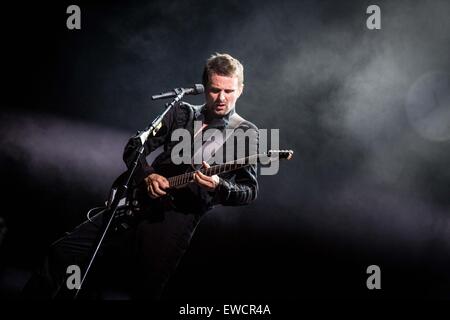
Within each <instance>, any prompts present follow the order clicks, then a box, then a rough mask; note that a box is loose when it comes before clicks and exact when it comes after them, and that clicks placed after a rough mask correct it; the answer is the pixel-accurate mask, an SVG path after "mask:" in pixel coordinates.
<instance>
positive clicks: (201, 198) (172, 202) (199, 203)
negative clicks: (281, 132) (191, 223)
mask: <svg viewBox="0 0 450 320" xmlns="http://www.w3.org/2000/svg"><path fill="white" fill-rule="evenodd" d="M292 154H293V151H292V150H270V151H269V152H268V154H267V155H269V156H270V157H272V156H273V155H276V156H277V157H276V159H288V160H290V159H291V158H292ZM262 155H266V154H261V155H258V154H257V155H252V156H249V157H246V158H243V159H240V160H243V161H238V160H236V161H232V162H228V163H225V164H220V165H215V166H213V167H211V168H207V169H206V168H203V169H201V168H200V166H198V167H195V168H194V167H192V166H191V165H184V164H182V165H173V164H166V165H159V166H157V167H155V173H157V174H159V175H161V176H163V177H165V178H167V179H168V180H169V183H170V186H171V187H170V188H169V189H167V190H165V191H166V192H167V194H166V195H165V196H163V197H160V198H157V199H152V198H151V197H150V196H149V193H148V190H147V184H146V182H145V181H144V180H142V181H132V182H131V186H129V188H128V190H127V191H126V192H120V191H118V190H122V186H124V184H125V182H126V178H127V177H128V171H126V172H124V173H122V174H121V175H120V176H119V177H118V178H117V179H116V180H115V181H114V183H113V186H112V188H111V193H110V196H109V200H108V202H107V209H111V208H112V206H113V203H114V201H116V202H118V210H117V211H116V217H122V218H135V217H140V218H147V219H163V217H164V212H166V211H167V210H175V211H178V212H182V213H185V214H194V215H202V214H204V213H205V212H206V211H208V210H209V209H211V208H212V197H213V196H214V193H213V192H209V191H206V190H205V189H202V188H201V187H200V186H198V185H197V184H196V183H193V182H192V174H191V173H192V172H193V171H195V170H200V169H201V171H202V172H203V173H204V174H206V175H209V176H211V175H214V174H221V173H226V172H230V171H234V170H237V169H239V168H242V167H245V166H248V165H250V164H251V161H250V159H251V158H254V159H258V158H259V157H260V156H262ZM117 194H119V196H117ZM118 197H120V199H117V198H118Z"/></svg>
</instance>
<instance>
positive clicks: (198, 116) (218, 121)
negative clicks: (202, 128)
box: [195, 103, 235, 129]
mask: <svg viewBox="0 0 450 320" xmlns="http://www.w3.org/2000/svg"><path fill="white" fill-rule="evenodd" d="M234 109H235V108H233V109H232V110H231V111H230V112H228V113H227V114H226V115H225V116H223V117H221V118H209V119H208V114H207V113H206V111H207V110H206V103H205V104H204V105H202V106H201V108H199V109H197V110H196V111H195V120H199V121H202V122H205V121H206V122H208V127H209V128H217V129H224V128H226V127H228V123H229V121H230V116H231V115H233V114H234V113H235V110H234Z"/></svg>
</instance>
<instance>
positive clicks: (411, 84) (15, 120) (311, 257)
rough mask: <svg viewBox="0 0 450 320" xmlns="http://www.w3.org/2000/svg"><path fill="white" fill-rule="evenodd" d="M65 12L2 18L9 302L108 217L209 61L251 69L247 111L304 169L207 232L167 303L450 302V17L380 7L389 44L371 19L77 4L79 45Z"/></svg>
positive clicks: (352, 13) (328, 7)
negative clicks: (138, 150) (113, 192)
mask: <svg viewBox="0 0 450 320" xmlns="http://www.w3.org/2000/svg"><path fill="white" fill-rule="evenodd" d="M70 4H72V2H70V3H69V2H66V1H62V2H60V3H59V4H50V3H44V2H43V3H35V2H33V3H30V4H24V3H21V4H17V5H14V4H2V13H3V14H2V18H1V29H0V30H1V41H2V59H1V61H2V69H1V70H2V78H3V81H2V97H1V106H2V111H1V114H0V122H1V125H0V130H1V136H0V139H1V152H0V164H1V165H0V170H1V177H2V185H3V188H2V189H3V191H2V200H3V201H2V207H1V213H0V217H2V238H3V241H2V243H1V247H0V259H1V260H0V264H1V265H0V267H1V274H0V292H1V296H2V297H8V298H15V297H18V296H19V292H20V290H21V288H22V286H23V285H24V283H25V282H26V280H27V279H28V277H29V276H30V272H31V271H32V270H33V268H35V267H36V266H37V265H38V263H39V261H40V258H41V257H42V256H43V255H44V254H45V252H46V248H47V247H48V245H49V244H50V243H51V242H52V241H54V240H55V239H57V238H58V237H59V236H61V235H62V234H63V233H64V232H65V231H68V230H70V229H72V228H73V227H74V226H76V225H77V224H78V223H80V222H81V221H83V220H84V219H85V214H86V211H87V210H88V209H89V208H91V207H93V206H97V205H101V204H102V203H103V201H104V200H105V199H106V196H107V194H108V191H109V187H110V185H111V183H112V182H113V180H114V179H115V177H116V176H117V175H118V174H120V173H121V172H122V170H123V169H124V165H123V164H122V161H121V155H122V150H123V147H124V145H125V143H126V141H127V139H128V137H129V136H131V135H133V134H134V133H135V132H136V131H137V130H140V129H143V128H144V127H145V126H146V125H147V124H148V123H149V122H150V121H151V120H152V119H153V118H154V117H155V116H156V115H157V114H158V113H159V112H161V111H162V107H163V104H162V102H152V101H151V100H150V96H151V95H152V94H155V93H159V92H161V91H165V90H168V89H171V88H174V87H180V86H189V85H191V84H193V83H199V82H200V81H201V80H200V79H201V72H202V68H203V65H204V62H205V60H206V58H208V57H209V56H210V55H211V54H212V53H214V52H227V53H230V54H231V55H233V56H235V57H236V58H238V59H239V60H240V61H241V62H242V63H243V65H244V67H245V91H244V94H243V95H242V97H241V98H240V100H239V101H238V104H237V110H238V112H239V113H240V114H242V115H243V116H244V117H245V118H248V119H249V120H251V121H252V122H254V123H255V124H256V125H257V126H258V127H259V128H268V129H270V128H279V129H280V148H289V149H293V150H294V151H295V157H294V159H293V160H292V161H290V162H286V163H283V164H282V165H281V167H280V172H279V173H278V174H277V175H275V176H261V177H260V179H259V181H260V194H259V198H258V199H257V201H256V202H255V203H254V204H252V205H250V206H247V207H239V208H220V209H218V210H215V211H214V212H211V213H210V214H208V216H206V218H205V219H204V220H203V221H202V224H201V225H200V226H199V227H198V229H197V233H196V235H195V237H194V239H193V242H192V246H191V248H190V250H189V251H188V253H187V254H186V256H185V258H184V259H183V261H182V262H181V264H180V266H179V269H178V271H177V273H176V274H175V276H174V277H173V278H172V280H171V282H170V284H169V286H168V288H167V291H166V293H165V297H166V298H167V299H180V300H181V301H185V300H186V301H187V300H188V299H212V300H216V301H225V300H229V299H233V298H237V299H254V300H255V301H264V300H270V299H283V300H284V299H300V298H332V299H333V298H370V299H371V298H448V297H449V295H450V224H449V221H450V220H449V218H450V211H449V207H450V197H449V195H450V167H449V165H448V163H449V162H450V161H449V160H450V141H449V140H450V98H449V92H450V91H449V79H450V75H449V72H450V60H449V59H448V53H449V52H450V32H449V30H450V19H449V18H448V13H449V12H450V4H449V3H448V2H446V1H377V2H376V4H377V5H379V6H380V8H381V26H382V28H381V30H369V29H367V27H366V19H367V18H368V16H369V15H368V14H366V8H367V7H368V6H369V5H370V4H374V3H372V2H371V1H370V2H369V1H276V2H275V1H264V2H263V1H223V2H217V3H215V2H211V1H176V2H174V1H167V2H166V1H151V2H150V1H149V2H143V1H142V2H139V1H121V2H119V1H78V2H77V3H76V4H77V5H79V6H80V8H81V30H68V29H67V28H66V19H67V17H68V14H66V8H67V6H68V5H70ZM186 100H187V101H189V102H193V103H200V102H202V98H201V97H188V98H187V99H186ZM5 230H6V233H5ZM372 264H375V265H378V266H380V268H381V286H382V289H381V290H378V291H377V290H375V291H373V290H372V291H370V290H368V289H367V288H366V279H367V277H368V275H367V274H366V268H367V267H368V266H369V265H372ZM113 278H114V277H113ZM113 280H114V279H112V281H113Z"/></svg>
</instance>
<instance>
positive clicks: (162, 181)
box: [145, 173, 169, 199]
mask: <svg viewBox="0 0 450 320" xmlns="http://www.w3.org/2000/svg"><path fill="white" fill-rule="evenodd" d="M145 183H146V184H147V192H148V195H149V196H150V197H151V198H153V199H156V198H159V197H162V196H164V195H165V194H166V192H165V191H164V189H167V188H169V181H167V179H166V178H165V177H163V176H160V175H159V174H156V173H152V174H150V175H149V176H148V177H147V178H145Z"/></svg>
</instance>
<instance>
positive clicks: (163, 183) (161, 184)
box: [157, 177, 170, 189]
mask: <svg viewBox="0 0 450 320" xmlns="http://www.w3.org/2000/svg"><path fill="white" fill-rule="evenodd" d="M157 182H158V185H159V188H160V189H167V188H169V187H170V185H169V181H168V180H167V179H166V178H164V177H161V178H160V179H158V180H157Z"/></svg>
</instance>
